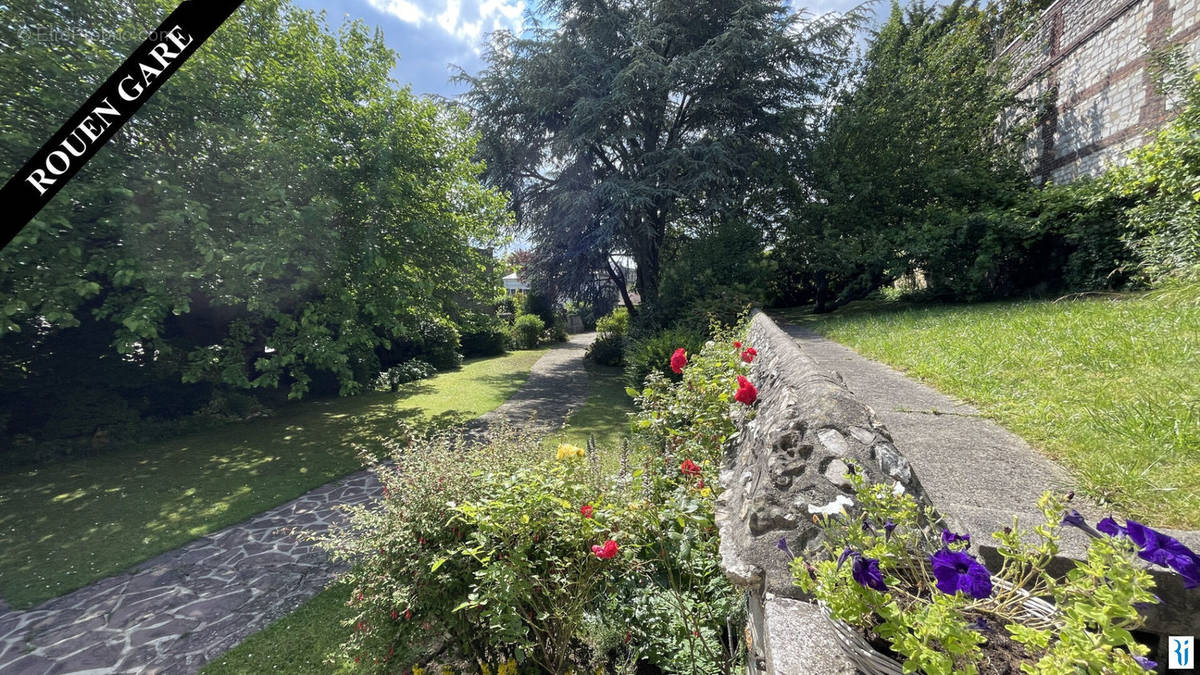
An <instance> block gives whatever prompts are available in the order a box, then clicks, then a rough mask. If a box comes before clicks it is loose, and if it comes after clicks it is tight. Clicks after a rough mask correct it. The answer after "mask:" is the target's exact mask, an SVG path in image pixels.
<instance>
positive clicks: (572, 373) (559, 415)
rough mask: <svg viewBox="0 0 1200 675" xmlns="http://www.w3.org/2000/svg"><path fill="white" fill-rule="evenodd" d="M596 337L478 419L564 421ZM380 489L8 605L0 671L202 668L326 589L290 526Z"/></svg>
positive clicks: (335, 497)
mask: <svg viewBox="0 0 1200 675" xmlns="http://www.w3.org/2000/svg"><path fill="white" fill-rule="evenodd" d="M593 337H594V336H593V335H592V334H587V335H576V336H573V337H572V339H571V340H570V341H569V342H567V343H564V344H560V345H555V347H554V348H552V349H551V350H550V351H549V352H548V353H547V354H546V355H545V356H543V357H542V358H541V359H539V360H538V361H537V363H535V364H534V366H533V369H532V371H531V373H530V376H529V378H528V380H526V382H525V385H524V386H523V387H522V388H521V389H520V390H519V391H518V392H517V393H516V395H514V396H513V398H511V399H509V400H508V401H507V402H505V403H504V404H503V405H501V406H500V407H499V408H497V409H496V410H494V411H492V412H490V413H488V414H487V415H484V416H483V417H482V418H480V420H478V421H477V424H475V425H474V426H476V427H477V428H478V426H480V423H481V424H487V423H494V422H495V421H497V420H499V419H502V418H503V419H508V420H510V421H511V422H513V423H515V424H535V425H538V426H542V427H552V426H558V425H561V424H562V422H563V421H564V420H565V419H566V417H567V415H568V413H569V412H570V410H571V409H572V408H573V407H574V406H578V405H580V404H582V402H583V400H584V399H585V398H586V397H587V372H586V371H585V370H584V367H583V353H584V349H585V348H586V347H587V345H588V344H589V343H590V342H591V340H592V338H593ZM378 492H379V484H378V482H377V481H376V480H375V477H374V475H373V474H371V473H370V472H367V471H360V472H358V473H355V474H352V475H350V476H346V477H345V478H342V479H339V480H337V481H334V482H332V483H329V484H327V485H325V486H322V487H320V488H317V489H316V490H313V491H312V492H309V493H308V494H305V495H304V496H302V497H300V498H299V499H296V500H293V501H291V502H288V503H287V504H284V505H282V506H279V507H276V508H274V509H272V510H270V511H267V512H265V513H262V514H259V515H258V516H256V517H254V518H252V519H251V520H249V521H247V522H245V523H242V524H240V525H235V526H233V527H229V528H226V529H224V530H221V531H220V532H216V533H214V534H210V535H208V536H205V537H202V538H200V539H197V540H196V541H194V542H192V543H190V544H188V545H187V546H184V547H183V548H180V549H177V550H175V551H171V552H169V553H166V554H163V555H161V556H159V557H157V558H154V559H152V560H149V561H147V562H145V563H142V564H141V565H138V566H137V567H135V568H134V569H133V570H131V571H130V572H127V573H125V574H121V575H118V576H114V577H109V578H107V579H103V580H101V581H98V582H96V583H94V584H92V585H91V586H87V587H85V588H81V589H79V590H77V591H75V592H73V593H70V594H69V595H65V596H63V597H60V598H56V599H54V600H50V601H48V602H46V603H44V604H42V605H40V606H38V607H35V608H33V609H31V610H27V611H16V610H9V609H7V608H5V607H3V606H0V673H4V674H5V675H24V674H34V673H37V674H49V673H97V674H98V673H192V672H195V671H197V670H199V669H200V668H201V666H203V665H204V664H205V663H207V662H208V661H210V660H212V659H213V658H215V657H217V656H219V655H221V654H223V653H224V652H225V651H227V650H229V649H230V648H231V647H233V646H234V645H236V644H238V643H239V642H241V641H242V640H244V639H245V638H246V637H247V636H249V635H251V634H252V633H255V632H257V631H259V630H261V629H263V628H264V627H266V626H267V624H269V623H270V622H271V621H273V620H275V619H277V618H279V617H281V616H283V615H285V614H287V613H289V612H291V611H292V610H294V609H295V608H296V607H298V606H299V605H300V604H302V603H303V602H304V601H306V600H308V599H309V598H311V597H312V596H313V595H315V594H317V593H318V592H320V591H321V590H322V589H323V588H324V587H325V586H326V584H328V583H329V581H330V580H331V579H332V578H333V575H334V572H335V570H334V569H332V567H331V565H330V563H329V561H328V559H327V558H326V556H325V554H324V553H323V552H322V551H320V550H317V549H315V548H314V547H313V546H312V545H311V544H309V543H305V542H300V541H298V540H297V539H296V537H294V536H292V535H290V534H288V531H289V530H291V528H294V527H298V528H303V529H304V530H306V531H311V532H320V531H323V530H325V529H327V528H328V527H329V525H330V523H331V522H333V521H334V520H335V519H336V518H338V517H339V512H338V510H337V509H336V508H335V507H336V506H338V505H341V504H357V503H361V502H364V501H367V500H369V499H371V498H372V497H373V496H374V495H376V494H378Z"/></svg>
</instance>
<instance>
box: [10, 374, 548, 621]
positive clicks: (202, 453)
mask: <svg viewBox="0 0 1200 675" xmlns="http://www.w3.org/2000/svg"><path fill="white" fill-rule="evenodd" d="M543 353H544V350H533V351H522V352H515V353H512V354H508V355H505V356H500V357H494V358H488V359H477V360H472V361H468V362H466V363H464V364H463V367H462V368H461V369H460V370H457V371H453V372H448V373H442V374H439V375H437V376H435V377H433V378H430V379H427V380H421V381H419V382H413V383H410V384H408V385H405V386H404V387H403V388H402V390H401V391H400V392H399V393H394V394H393V393H372V394H364V395H361V396H355V397H350V398H344V399H335V400H330V401H311V402H302V403H296V404H292V405H289V406H288V407H287V408H286V409H283V410H280V411H279V413H278V414H277V415H275V416H273V417H269V418H261V419H256V420H252V421H248V422H241V423H237V424H231V425H229V426H227V427H222V428H220V429H214V430H208V431H205V432H202V433H197V434H193V435H189V436H183V437H179V438H174V439H171V440H170V441H167V442H163V443H160V444H156V445H149V446H142V447H130V448H127V449H123V450H117V451H113V452H107V453H105V454H104V455H102V456H96V457H88V458H85V459H80V460H76V461H71V462H64V463H60V464H55V465H50V466H46V467H40V468H37V469H33V470H25V471H19V472H14V473H8V474H0V540H2V541H3V545H0V597H3V598H4V599H5V600H6V601H7V602H8V603H9V604H10V605H12V606H13V607H18V608H24V607H30V606H33V605H35V604H37V603H38V602H41V601H43V600H46V599H49V598H53V597H57V596H59V595H62V594H64V593H67V592H69V591H71V590H74V589H76V588H79V587H81V586H84V585H86V584H88V583H91V582H93V581H95V580H97V579H101V578H103V577H106V576H109V575H112V574H114V573H117V572H120V571H122V570H124V569H126V568H128V567H129V566H131V565H133V564H135V563H138V562H140V561H143V560H146V559H147V558H150V557H152V556H154V555H156V554H159V553H162V552H164V551H169V550H171V549H174V548H177V547H179V546H181V545H183V544H185V543H187V542H188V541H190V540H192V539H195V538H196V537H199V536H202V535H204V534H206V533H209V532H212V531H215V530H218V529H220V528H222V527H225V526H228V525H232V524H234V523H238V522H241V521H243V520H246V519H247V518H249V517H250V516H252V515H254V514H256V513H259V512H261V511H265V510H267V509H269V508H271V507H273V506H277V505H279V504H282V503H284V502H286V501H288V500H291V499H294V498H296V497H298V496H300V495H302V494H304V493H305V492H307V491H309V490H311V489H313V488H315V487H317V486H319V485H322V484H324V483H327V482H329V481H330V480H333V479H335V478H338V477H340V476H343V475H346V474H348V473H351V472H353V471H355V470H357V469H359V468H360V467H361V462H360V460H359V458H358V456H357V453H356V450H355V446H356V445H359V446H365V447H367V448H370V447H372V445H373V444H375V443H377V440H378V439H379V438H381V437H386V436H388V435H389V434H391V433H394V432H395V431H396V430H397V428H398V426H399V425H400V424H402V423H408V424H416V425H430V424H434V425H445V424H453V423H460V422H463V421H465V420H468V419H470V418H473V417H476V416H478V415H481V414H483V413H485V412H487V411H489V410H491V409H493V408H495V407H496V406H498V405H500V403H502V402H503V401H504V400H506V399H507V398H509V397H510V396H512V394H513V393H515V392H516V391H517V389H518V388H520V386H521V385H522V384H523V383H524V382H525V378H526V377H527V376H528V374H529V369H530V368H531V367H532V365H533V363H534V362H535V361H537V359H538V358H540V357H541V355H542V354H543Z"/></svg>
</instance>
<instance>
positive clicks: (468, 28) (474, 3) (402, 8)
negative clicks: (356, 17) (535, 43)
mask: <svg viewBox="0 0 1200 675" xmlns="http://www.w3.org/2000/svg"><path fill="white" fill-rule="evenodd" d="M367 2H368V3H369V4H370V5H371V6H372V7H374V8H375V9H377V10H379V11H381V12H384V13H386V14H389V15H391V16H394V17H396V18H397V19H399V20H401V21H403V22H405V23H408V24H412V25H413V26H417V27H420V26H423V25H426V24H435V25H437V26H439V27H440V28H441V29H442V30H443V31H445V32H446V34H447V35H450V36H452V37H454V38H455V39H456V40H458V41H459V42H462V43H465V45H466V46H469V47H470V48H471V49H473V50H474V51H475V52H478V51H479V49H480V46H481V45H480V40H481V39H482V38H483V31H484V27H485V26H486V27H487V30H488V31H489V32H490V31H494V30H499V29H502V28H507V29H511V30H513V31H516V32H520V31H521V30H522V28H523V26H524V12H525V1H524V0H412V1H410V0H367Z"/></svg>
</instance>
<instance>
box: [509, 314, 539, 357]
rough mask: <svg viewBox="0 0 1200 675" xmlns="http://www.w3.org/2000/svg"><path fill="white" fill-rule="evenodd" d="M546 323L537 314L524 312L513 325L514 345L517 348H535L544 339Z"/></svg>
mask: <svg viewBox="0 0 1200 675" xmlns="http://www.w3.org/2000/svg"><path fill="white" fill-rule="evenodd" d="M544 330H546V324H545V323H543V322H542V320H541V318H539V317H538V316H537V315H535V314H522V315H521V316H518V317H517V320H516V322H515V323H513V327H512V339H513V345H514V346H515V347H516V348H517V349H533V348H534V347H536V346H537V345H538V341H539V340H541V339H542V331H544Z"/></svg>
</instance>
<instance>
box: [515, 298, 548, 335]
mask: <svg viewBox="0 0 1200 675" xmlns="http://www.w3.org/2000/svg"><path fill="white" fill-rule="evenodd" d="M521 299H522V303H521V306H520V307H519V308H518V312H517V313H518V314H533V315H534V316H536V317H538V318H539V319H541V320H542V324H544V325H547V326H549V325H550V324H552V323H554V301H552V300H551V299H550V297H549V296H548V295H546V294H544V293H540V292H538V291H533V290H531V291H529V292H527V293H524V294H523V295H522V296H521Z"/></svg>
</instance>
